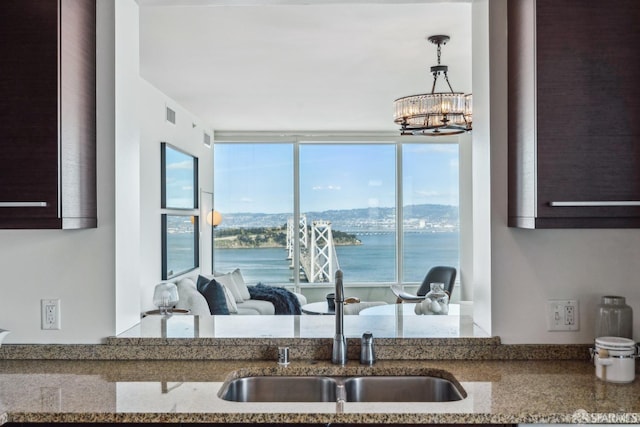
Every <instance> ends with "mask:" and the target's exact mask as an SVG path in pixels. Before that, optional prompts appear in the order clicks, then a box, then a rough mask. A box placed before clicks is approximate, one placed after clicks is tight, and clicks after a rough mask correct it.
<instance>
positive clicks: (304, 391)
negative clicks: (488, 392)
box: [218, 375, 465, 402]
mask: <svg viewBox="0 0 640 427" xmlns="http://www.w3.org/2000/svg"><path fill="white" fill-rule="evenodd" d="M463 393H464V390H462V389H461V388H460V387H459V386H457V385H456V384H454V383H453V382H452V381H449V380H447V379H444V378H440V377H433V376H409V375H397V376H344V377H334V376H322V375H310V376H251V377H244V378H236V379H233V380H230V381H227V382H225V384H224V385H223V386H222V388H221V390H220V392H219V393H218V396H219V397H220V398H222V399H224V400H229V401H234V402H341V401H342V402H451V401H457V400H462V399H464V397H465V395H463Z"/></svg>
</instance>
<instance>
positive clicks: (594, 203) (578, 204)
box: [549, 200, 640, 207]
mask: <svg viewBox="0 0 640 427" xmlns="http://www.w3.org/2000/svg"><path fill="white" fill-rule="evenodd" d="M549 206H558V207H565V206H566V207H585V206H586V207H588V206H605V207H606V206H611V207H616V206H640V201H633V200H621V201H619V202H609V201H597V200H593V201H584V202H549Z"/></svg>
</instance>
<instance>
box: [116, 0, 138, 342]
mask: <svg viewBox="0 0 640 427" xmlns="http://www.w3.org/2000/svg"><path fill="white" fill-rule="evenodd" d="M139 27H140V25H139V19H138V5H137V4H136V3H135V2H133V1H132V0H116V2H115V28H116V37H115V40H116V49H115V56H116V69H115V84H116V88H115V93H116V108H115V111H116V120H115V128H116V140H115V146H116V163H115V169H116V203H115V207H116V265H115V270H116V280H115V282H114V285H112V286H115V292H116V305H115V309H116V330H115V333H116V334H119V333H121V332H124V331H125V330H127V329H128V328H130V327H131V326H133V325H135V324H136V323H138V322H139V321H140V299H139V298H138V293H137V292H136V289H137V288H138V287H139V283H140V271H141V267H140V238H141V235H140V218H141V217H140V193H141V189H140V158H141V157H140V143H139V140H140V129H139V126H140V125H139V121H140V120H139V117H138V116H139V112H140V111H141V106H142V105H141V103H140V102H139V100H138V96H137V91H138V87H139V86H140V77H139V76H140V66H139V63H140V60H139V58H140V54H139V43H138V39H139V34H140V30H139Z"/></svg>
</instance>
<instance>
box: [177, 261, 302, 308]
mask: <svg viewBox="0 0 640 427" xmlns="http://www.w3.org/2000/svg"><path fill="white" fill-rule="evenodd" d="M200 275H202V276H204V277H206V278H209V279H211V278H215V279H216V281H217V282H218V283H220V284H221V285H222V287H223V289H224V291H225V299H226V303H227V307H228V308H229V314H232V315H236V314H239V315H262V314H264V315H268V314H275V307H274V305H273V304H272V303H271V302H269V301H262V300H255V299H251V295H250V294H249V289H248V288H247V285H246V283H245V282H244V278H243V277H242V274H241V273H240V270H239V269H236V270H234V271H232V272H230V273H225V274H215V275H213V276H212V275H207V274H200ZM197 280H198V275H197V274H196V275H190V276H187V277H183V278H181V279H179V280H177V281H176V286H177V288H178V297H179V300H178V303H177V304H176V308H181V309H187V310H190V311H191V314H193V315H200V316H205V315H210V314H211V312H210V311H209V304H208V303H207V300H206V299H205V297H204V296H203V295H202V294H201V293H200V292H199V291H198V289H197V288H196V283H197ZM294 295H295V296H296V297H297V298H298V301H299V302H300V305H301V306H302V305H304V304H306V303H307V299H306V298H305V296H304V295H302V294H299V293H295V292H294Z"/></svg>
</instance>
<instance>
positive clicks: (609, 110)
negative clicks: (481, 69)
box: [508, 0, 640, 228]
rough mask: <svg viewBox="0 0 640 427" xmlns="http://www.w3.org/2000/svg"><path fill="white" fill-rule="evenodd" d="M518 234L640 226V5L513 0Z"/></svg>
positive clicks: (513, 180) (514, 222) (512, 203)
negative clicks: (537, 230) (525, 230)
mask: <svg viewBox="0 0 640 427" xmlns="http://www.w3.org/2000/svg"><path fill="white" fill-rule="evenodd" d="M508 19H509V23H508V25H509V32H508V46H509V51H508V55H509V62H508V63H509V144H508V145H509V226H511V227H522V228H625V227H627V228H631V227H633V228H638V227H640V1H637V0H611V1H607V2H602V1H599V0H562V1H558V0H509V2H508Z"/></svg>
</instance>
